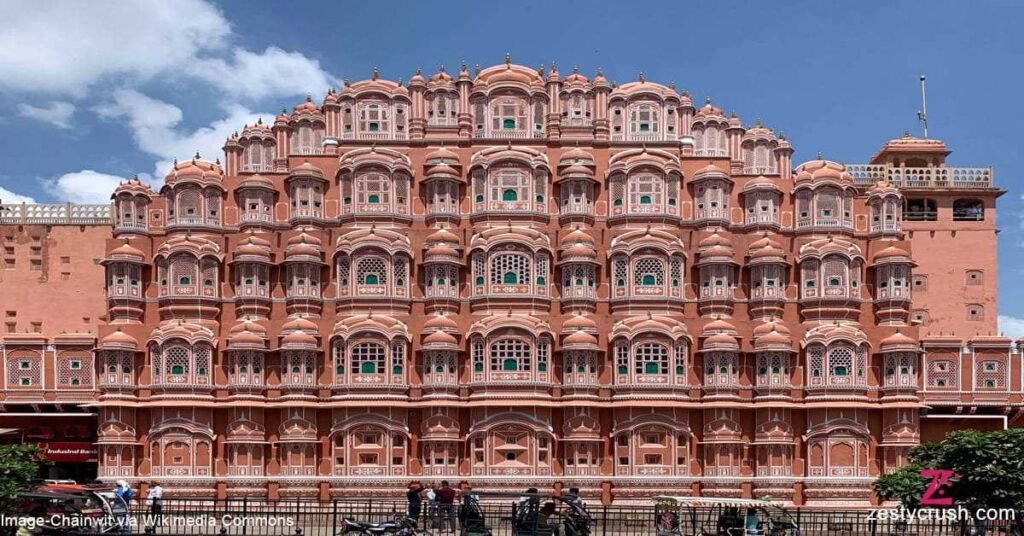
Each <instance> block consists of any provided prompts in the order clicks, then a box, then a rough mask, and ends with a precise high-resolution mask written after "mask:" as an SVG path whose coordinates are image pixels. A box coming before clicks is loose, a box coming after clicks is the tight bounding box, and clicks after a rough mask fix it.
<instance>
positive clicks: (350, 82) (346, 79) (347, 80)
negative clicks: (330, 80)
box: [341, 78, 352, 87]
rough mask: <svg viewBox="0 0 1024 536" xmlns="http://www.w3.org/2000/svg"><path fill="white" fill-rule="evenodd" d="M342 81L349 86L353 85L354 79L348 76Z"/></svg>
mask: <svg viewBox="0 0 1024 536" xmlns="http://www.w3.org/2000/svg"><path fill="white" fill-rule="evenodd" d="M341 83H342V84H344V85H345V87H349V86H351V85H352V81H351V80H349V79H348V78H344V79H342V81H341Z"/></svg>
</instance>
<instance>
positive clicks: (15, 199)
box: [0, 186, 36, 205]
mask: <svg viewBox="0 0 1024 536" xmlns="http://www.w3.org/2000/svg"><path fill="white" fill-rule="evenodd" d="M35 202H36V200H35V199H32V198H31V197H28V196H25V195H18V194H16V193H14V192H12V191H10V190H8V189H7V188H4V187H3V186H0V203H3V204H5V205H14V204H18V203H29V204H31V203H35Z"/></svg>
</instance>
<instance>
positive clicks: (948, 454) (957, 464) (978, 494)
mask: <svg viewBox="0 0 1024 536" xmlns="http://www.w3.org/2000/svg"><path fill="white" fill-rule="evenodd" d="M1022 453H1024V429H1011V430H1001V431H998V432H979V431H977V430H963V431H959V432H954V433H952V434H949V435H948V436H946V439H944V440H942V441H939V442H937V443H925V444H923V445H921V446H919V447H917V448H915V449H914V450H912V451H911V452H910V463H908V464H907V465H905V466H904V467H901V468H900V469H899V470H897V471H895V472H893V473H890V474H887V475H883V476H881V477H879V478H878V480H876V481H875V486H874V487H875V492H876V493H878V495H879V497H881V498H882V499H884V500H890V499H894V498H895V499H899V500H900V502H902V503H903V504H904V505H905V506H907V507H908V508H914V507H917V506H918V505H920V501H921V495H922V494H923V493H924V491H925V489H926V488H927V482H925V480H924V479H922V478H921V476H920V471H921V470H922V469H949V470H952V471H954V472H956V473H957V474H958V475H959V476H957V477H956V478H955V479H954V480H953V481H952V486H951V489H949V491H950V492H951V493H952V497H953V500H954V502H955V503H956V504H963V505H967V506H973V507H982V506H984V507H988V508H1016V509H1024V456H1022Z"/></svg>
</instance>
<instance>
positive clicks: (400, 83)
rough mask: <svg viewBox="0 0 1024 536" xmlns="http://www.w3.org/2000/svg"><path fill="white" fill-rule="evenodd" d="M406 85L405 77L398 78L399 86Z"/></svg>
mask: <svg viewBox="0 0 1024 536" xmlns="http://www.w3.org/2000/svg"><path fill="white" fill-rule="evenodd" d="M404 85H405V80H404V79H401V78H399V79H398V87H402V86H404Z"/></svg>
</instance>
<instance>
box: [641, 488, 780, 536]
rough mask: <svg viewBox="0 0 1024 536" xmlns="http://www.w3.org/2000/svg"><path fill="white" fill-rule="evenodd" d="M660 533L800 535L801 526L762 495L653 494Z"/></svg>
mask: <svg viewBox="0 0 1024 536" xmlns="http://www.w3.org/2000/svg"><path fill="white" fill-rule="evenodd" d="M654 518H655V519H654V526H655V527H656V529H657V534H658V536H670V535H679V536H712V535H713V536H799V535H800V527H799V526H798V525H797V523H796V521H795V520H794V519H793V518H792V517H791V516H790V515H789V513H788V512H786V510H785V509H784V508H782V507H781V506H780V505H779V504H777V503H773V502H771V501H770V500H762V499H733V498H720V497H670V496H659V497H655V498H654Z"/></svg>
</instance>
